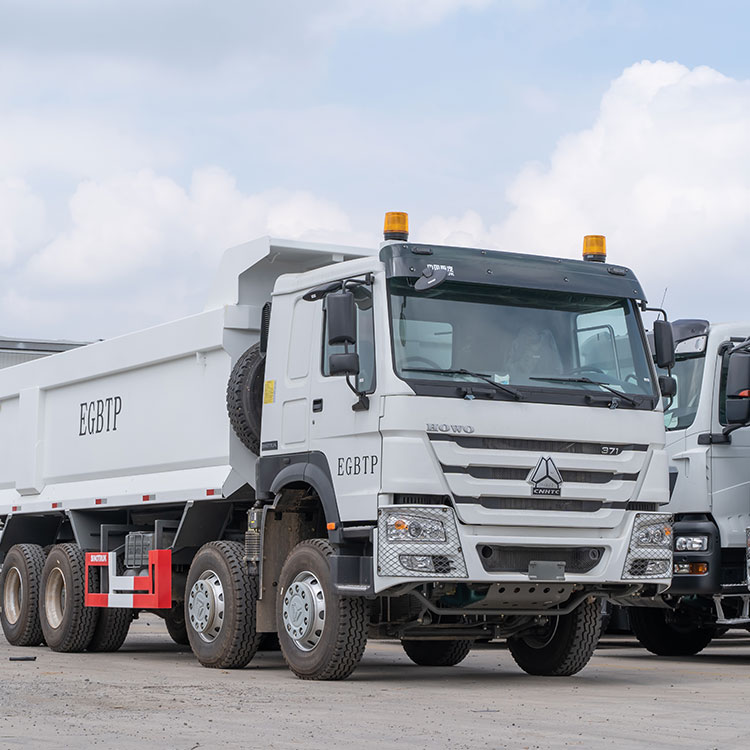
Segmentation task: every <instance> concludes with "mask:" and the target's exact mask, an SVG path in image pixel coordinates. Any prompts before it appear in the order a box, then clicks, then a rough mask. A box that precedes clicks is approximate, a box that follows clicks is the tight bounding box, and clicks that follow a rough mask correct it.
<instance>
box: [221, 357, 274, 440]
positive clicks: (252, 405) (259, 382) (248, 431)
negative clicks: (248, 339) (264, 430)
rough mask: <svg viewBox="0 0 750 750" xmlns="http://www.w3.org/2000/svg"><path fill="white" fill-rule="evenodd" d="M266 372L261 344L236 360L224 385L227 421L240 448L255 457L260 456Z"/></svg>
mask: <svg viewBox="0 0 750 750" xmlns="http://www.w3.org/2000/svg"><path fill="white" fill-rule="evenodd" d="M265 371H266V355H265V354H263V353H261V351H260V344H254V345H253V346H251V347H250V348H249V349H248V350H247V351H246V352H245V353H244V354H243V355H242V356H241V357H240V358H239V359H238V360H237V364H236V365H235V366H234V368H233V369H232V374H231V375H230V376H229V384H228V385H227V411H228V412H229V421H230V422H231V423H232V427H233V428H234V431H235V433H236V434H237V437H238V438H239V439H240V440H241V441H242V443H243V445H245V446H246V447H247V448H249V449H250V450H251V451H252V452H253V453H255V454H256V455H259V454H260V422H261V416H262V413H263V381H264V377H265Z"/></svg>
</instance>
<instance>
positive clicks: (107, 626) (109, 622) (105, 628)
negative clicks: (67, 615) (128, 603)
mask: <svg viewBox="0 0 750 750" xmlns="http://www.w3.org/2000/svg"><path fill="white" fill-rule="evenodd" d="M131 622H133V610H132V609H122V608H119V607H105V608H103V609H101V610H100V611H99V620H98V622H97V623H96V628H95V629H94V635H93V636H92V637H91V642H90V643H89V645H88V649H87V650H88V651H101V652H105V651H117V650H118V649H119V648H120V646H122V644H123V643H125V639H126V638H127V637H128V631H129V630H130V623H131Z"/></svg>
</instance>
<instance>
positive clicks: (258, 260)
mask: <svg viewBox="0 0 750 750" xmlns="http://www.w3.org/2000/svg"><path fill="white" fill-rule="evenodd" d="M364 254H367V251H363V250H358V249H356V248H339V247H335V246H324V245H311V244H300V243H294V242H285V241H279V240H272V239H270V238H262V239H260V240H256V241H255V242H250V243H247V244H245V245H240V246H238V247H237V248H233V249H231V250H228V251H227V252H226V253H225V255H224V258H223V260H222V263H221V265H220V268H219V272H218V274H217V278H216V280H215V283H214V285H213V289H212V291H211V294H210V298H209V305H208V307H209V309H207V310H206V311H204V312H202V313H199V314H197V315H193V316H191V317H187V318H184V319H181V320H178V321H174V322H171V323H167V324H165V325H161V326H157V327H154V328H150V329H147V330H144V331H140V332H137V333H132V334H128V335H125V336H121V337H118V338H114V339H110V340H107V341H101V342H99V343H95V344H92V345H90V346H87V347H83V348H80V349H75V350H71V351H66V352H62V353H60V354H55V355H53V356H50V357H45V358H44V359H39V360H36V361H32V362H28V363H25V364H20V365H17V366H14V367H9V368H6V369H4V370H0V446H2V450H0V516H3V515H7V514H8V513H11V512H13V513H18V512H22V513H23V512H36V511H49V510H50V509H58V508H62V509H72V508H87V507H95V506H96V505H108V506H117V505H131V504H136V503H138V504H141V503H145V502H152V503H153V502H169V501H185V500H190V499H200V498H205V497H206V496H207V495H208V496H212V495H217V496H220V495H222V494H224V495H228V494H231V493H232V492H234V491H236V490H237V489H238V488H240V487H242V486H243V485H244V484H250V485H251V486H252V483H253V480H254V476H255V471H254V469H255V457H254V456H253V455H252V454H251V453H250V452H249V451H248V450H247V449H246V448H245V447H244V446H243V445H242V444H241V443H240V442H239V440H238V439H237V438H236V436H235V435H234V433H233V431H232V428H231V426H230V423H229V420H228V417H227V411H226V404H225V396H226V386H227V382H228V380H229V375H230V372H231V369H232V366H233V364H234V363H235V362H236V361H237V359H238V358H239V357H240V356H241V354H242V353H243V352H244V351H246V350H247V349H248V348H249V347H250V346H251V345H252V344H254V343H255V342H256V341H257V340H258V337H259V326H260V319H261V310H262V306H263V304H264V303H265V302H266V301H267V300H268V299H270V295H271V291H272V288H273V284H274V283H275V280H276V279H277V278H278V276H279V275H281V274H284V273H289V272H302V271H307V270H310V269H312V268H316V267H320V266H323V265H328V264H329V263H331V262H332V261H339V260H347V259H350V258H354V257H358V256H361V255H364Z"/></svg>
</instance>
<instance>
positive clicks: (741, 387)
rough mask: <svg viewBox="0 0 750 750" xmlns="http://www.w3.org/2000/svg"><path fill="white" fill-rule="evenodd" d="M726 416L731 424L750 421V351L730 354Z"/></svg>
mask: <svg viewBox="0 0 750 750" xmlns="http://www.w3.org/2000/svg"><path fill="white" fill-rule="evenodd" d="M726 393H727V396H726V398H727V401H726V416H727V422H728V423H729V424H737V425H741V424H747V423H748V422H750V352H744V351H739V352H735V353H734V354H730V355H729V364H728V366H727V391H726Z"/></svg>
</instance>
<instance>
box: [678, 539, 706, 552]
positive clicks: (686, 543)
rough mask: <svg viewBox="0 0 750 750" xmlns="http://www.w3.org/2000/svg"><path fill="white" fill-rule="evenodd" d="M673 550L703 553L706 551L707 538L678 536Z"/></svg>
mask: <svg viewBox="0 0 750 750" xmlns="http://www.w3.org/2000/svg"><path fill="white" fill-rule="evenodd" d="M674 548H675V549H676V550H677V551H678V552H705V551H706V550H707V549H708V537H707V536H678V537H677V540H676V541H675V543H674Z"/></svg>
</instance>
